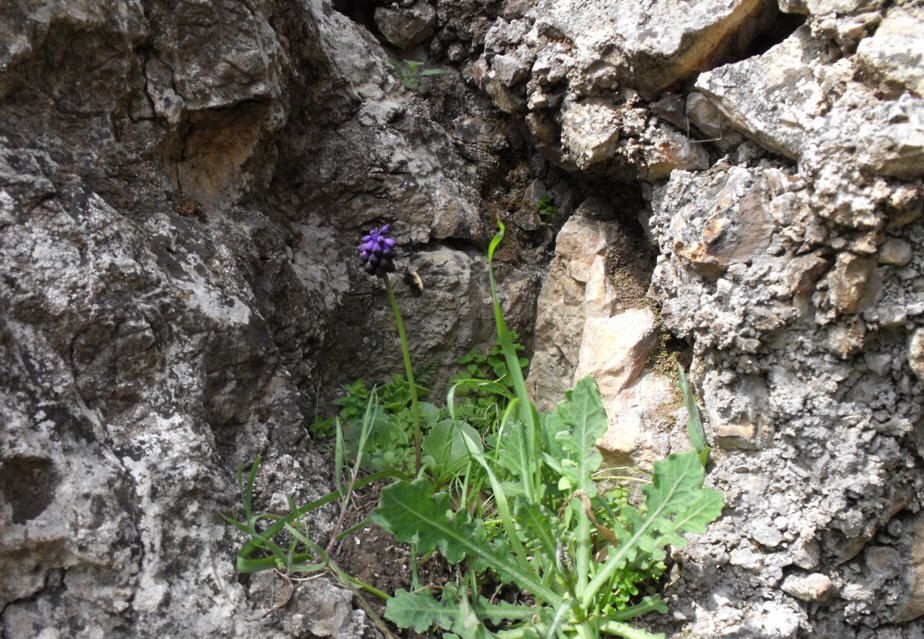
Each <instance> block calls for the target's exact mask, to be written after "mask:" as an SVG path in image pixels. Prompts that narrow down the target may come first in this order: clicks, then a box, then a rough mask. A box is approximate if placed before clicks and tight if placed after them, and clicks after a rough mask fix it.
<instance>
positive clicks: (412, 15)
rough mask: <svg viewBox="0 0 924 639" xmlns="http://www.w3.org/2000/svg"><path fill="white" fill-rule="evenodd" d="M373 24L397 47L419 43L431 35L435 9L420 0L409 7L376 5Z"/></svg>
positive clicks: (403, 47) (405, 47)
mask: <svg viewBox="0 0 924 639" xmlns="http://www.w3.org/2000/svg"><path fill="white" fill-rule="evenodd" d="M374 20H375V26H377V27H378V28H379V30H380V31H381V32H382V35H384V36H385V38H386V39H387V40H388V41H389V42H391V43H392V44H393V45H395V46H396V47H398V48H399V49H407V48H408V47H410V46H413V45H415V44H420V43H421V42H423V41H424V40H426V39H427V38H429V37H430V36H431V35H433V28H434V25H435V23H436V10H435V9H434V8H433V7H431V6H430V5H429V4H427V3H426V2H425V1H423V0H420V1H419V2H415V3H414V4H412V5H411V6H409V7H401V8H397V9H395V8H391V7H376V9H375V14H374Z"/></svg>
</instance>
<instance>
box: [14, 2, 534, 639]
mask: <svg viewBox="0 0 924 639" xmlns="http://www.w3.org/2000/svg"><path fill="white" fill-rule="evenodd" d="M142 4H143V6H142ZM422 6H425V5H422ZM386 57H387V56H386V54H385V52H384V51H383V50H382V49H381V48H380V47H379V46H378V45H377V44H376V43H375V41H374V40H373V39H372V38H370V37H369V35H368V33H367V32H366V31H365V29H361V28H359V27H358V26H357V25H356V24H355V23H354V22H352V21H350V20H348V19H347V18H346V17H345V16H344V15H343V14H341V13H339V12H338V11H334V10H332V7H331V6H330V4H329V3H327V2H322V1H320V0H311V1H309V2H305V3H301V4H298V6H296V5H295V4H293V3H291V2H288V1H286V0H279V1H275V0H274V1H271V2H268V3H256V4H247V3H239V2H230V1H220V2H211V3H208V2H207V3H202V2H194V1H188V2H187V1H185V0H183V1H180V2H174V3H171V4H170V6H169V7H167V6H166V5H164V4H163V3H150V2H146V3H138V2H90V3H87V2H56V1H51V2H44V3H39V4H35V3H28V2H15V3H9V2H8V3H4V4H3V7H2V8H0V256H2V259H0V272H2V277H0V306H2V308H3V312H2V316H3V321H2V322H0V361H2V363H3V365H2V367H0V368H2V372H0V419H2V421H3V424H4V426H3V428H2V429H0V571H2V573H3V574H4V578H3V579H2V580H0V625H2V627H3V632H5V633H6V634H11V636H12V635H16V636H22V637H39V636H42V637H45V636H47V637H51V636H58V635H59V634H61V633H64V634H74V632H77V633H78V634H80V633H83V634H85V635H87V636H99V637H115V638H119V637H129V636H139V635H146V634H151V635H158V636H180V635H184V636H185V635H189V636H228V637H236V638H239V639H245V638H249V637H277V636H283V635H285V636H296V635H303V634H305V633H309V634H313V635H319V636H323V635H324V634H325V633H326V634H327V635H329V636H337V637H343V638H344V639H349V638H351V637H360V636H364V635H366V634H367V633H368V632H371V630H370V624H369V622H368V620H367V619H366V618H365V613H363V612H362V611H361V610H359V609H357V608H354V605H353V603H352V600H351V595H350V594H349V593H348V592H346V591H343V590H342V589H338V588H334V587H333V586H331V584H330V582H329V580H328V581H325V579H327V578H321V579H319V580H318V581H317V582H312V584H313V586H311V587H307V588H305V590H309V589H310V590H311V591H312V592H311V593H310V594H307V593H306V594H307V599H306V600H299V601H297V602H296V600H295V599H293V605H292V607H291V608H287V609H285V610H280V611H279V612H278V613H277V614H275V615H273V616H270V617H266V618H260V617H259V613H261V612H264V611H265V610H266V609H269V608H270V607H271V606H272V605H273V604H274V603H275V602H276V600H275V599H273V598H272V597H270V598H269V599H270V603H268V604H267V605H266V607H265V608H264V607H263V602H264V599H263V598H262V597H258V596H257V595H258V594H261V595H262V594H267V593H257V592H256V590H254V588H255V584H258V583H260V578H254V579H252V580H250V581H249V583H250V584H251V590H250V591H249V592H248V591H247V589H245V588H244V587H243V586H242V584H241V582H240V581H239V580H238V575H236V573H235V569H234V559H233V555H234V552H235V548H237V547H239V544H241V543H243V541H242V539H241V538H240V537H239V535H238V534H237V533H236V532H235V531H234V529H233V528H232V527H229V526H228V525H227V524H226V523H225V522H224V521H223V520H221V519H220V518H219V517H218V516H217V515H216V513H218V512H222V513H231V512H232V511H233V509H234V504H235V503H237V502H238V501H239V499H240V496H239V495H238V494H237V492H238V489H237V486H236V485H235V484H234V482H233V481H232V480H233V477H234V475H235V472H236V470H237V468H238V466H239V465H241V464H244V465H245V468H246V466H248V465H249V464H250V463H251V462H252V460H253V459H254V458H255V457H256V456H257V455H260V454H262V455H264V464H263V471H261V473H260V475H259V476H258V479H257V487H256V490H255V495H254V505H255V507H256V508H259V509H264V508H266V507H268V506H269V507H274V506H277V505H281V500H280V499H279V496H280V495H281V494H282V493H287V494H291V495H292V497H293V498H294V499H295V500H296V501H298V502H299V503H306V502H308V501H311V500H314V499H317V498H318V497H320V496H321V495H323V494H324V493H326V492H327V491H329V490H330V467H329V463H328V461H327V460H325V459H324V458H322V457H321V456H320V455H319V454H318V453H317V452H316V451H315V449H314V443H313V442H312V440H311V438H310V437H309V436H308V433H307V431H306V429H305V427H306V424H309V423H310V422H311V420H312V419H313V418H314V417H315V416H316V415H317V414H318V413H319V412H321V411H323V410H324V408H323V406H321V405H320V404H319V402H318V401H317V397H318V395H319V393H320V394H324V395H327V394H331V393H333V392H335V391H336V388H337V387H338V386H339V385H340V384H341V383H343V382H346V381H350V379H351V378H352V379H355V378H356V377H358V376H360V375H364V376H368V377H367V379H375V378H384V377H385V376H386V375H391V374H394V373H396V372H398V371H400V370H401V369H402V364H401V361H400V352H399V349H398V348H397V347H396V342H395V336H394V333H393V320H392V319H391V318H390V317H389V315H388V314H387V313H388V311H387V299H386V298H385V297H384V291H383V290H382V288H381V287H380V282H379V281H377V280H373V279H371V278H367V277H366V276H365V275H364V274H361V272H360V271H359V269H358V268H357V265H356V262H355V255H354V253H355V250H356V249H355V247H356V243H357V241H358V239H357V238H359V237H361V236H362V234H363V232H364V231H366V230H368V229H369V228H370V227H372V226H380V225H381V224H382V223H383V222H384V221H390V222H393V224H394V228H395V234H396V236H397V237H398V239H399V251H400V252H401V253H402V257H401V259H400V260H399V261H400V262H402V263H401V266H402V268H403V267H405V266H408V265H409V264H408V263H409V262H411V260H410V259H409V258H408V256H407V254H406V253H404V250H405V247H407V246H410V245H412V244H413V245H415V246H416V247H417V248H418V249H421V251H420V253H421V254H420V255H418V256H417V257H415V259H414V260H413V264H411V265H412V266H414V267H415V268H417V269H418V270H419V271H420V273H421V275H422V277H423V278H424V280H425V282H427V281H428V280H429V282H427V283H432V290H429V289H428V290H427V292H426V293H425V296H426V297H425V298H423V299H426V301H427V302H428V303H429V304H428V305H427V306H426V307H425V312H419V311H420V307H418V308H416V309H415V311H417V312H415V313H414V314H413V315H411V314H410V313H409V314H408V316H407V317H406V319H407V323H408V329H409V332H414V333H415V338H416V339H415V340H413V341H412V344H413V346H412V348H413V349H414V357H415V363H416V362H418V361H419V362H426V361H427V360H428V358H429V357H430V356H431V355H428V353H427V352H426V351H427V350H433V349H435V350H437V351H438V352H439V354H440V355H441V356H443V357H444V358H446V360H452V359H454V358H455V357H457V356H458V355H461V354H462V353H463V352H466V351H468V350H469V349H470V348H472V347H473V346H479V345H484V344H485V343H488V342H490V341H491V340H492V325H491V324H492V323H491V314H490V299H487V298H486V295H485V280H484V276H485V271H484V259H483V258H482V257H477V256H475V253H474V252H473V251H471V250H468V249H467V250H461V249H450V248H447V247H446V246H445V245H443V244H441V243H440V242H439V241H438V240H448V239H452V238H455V239H456V240H461V241H462V242H473V243H476V244H477V243H479V242H483V241H484V239H485V237H486V231H485V230H484V228H483V227H482V224H481V222H480V219H481V213H480V211H481V208H482V207H481V204H482V202H481V199H480V197H479V196H478V195H477V190H478V188H480V187H479V186H478V185H477V182H478V180H479V179H481V178H480V177H477V176H478V175H479V174H478V171H475V170H473V168H472V166H471V165H469V164H468V163H467V162H466V161H465V160H464V159H463V158H462V157H461V156H460V155H459V153H458V152H457V148H456V146H455V145H454V143H453V141H452V140H451V139H449V138H448V137H447V136H446V133H445V129H443V128H442V127H440V126H437V125H435V124H434V123H433V122H431V120H430V118H429V115H428V113H429V111H428V107H427V106H425V105H424V104H423V103H422V102H421V100H420V99H419V98H417V97H416V96H413V95H409V94H408V93H407V92H406V91H403V90H402V88H401V85H400V82H399V80H398V79H397V78H395V76H394V74H393V72H392V70H391V69H390V67H389V66H388V64H387V62H386ZM486 105H487V100H483V106H486ZM470 106H471V105H468V106H467V107H466V108H465V109H464V110H465V112H466V113H469V112H470V110H471V109H470V108H469V107H470ZM482 124H483V123H482ZM487 128H489V127H486V125H485V129H478V128H477V127H473V128H472V129H473V130H474V131H475V132H474V134H473V135H472V138H471V139H470V140H467V142H470V143H471V144H472V145H478V146H481V147H490V146H491V144H489V143H488V138H489V137H490V136H489V135H488V134H486V133H484V130H486V129H487ZM490 142H491V143H492V144H493V143H494V142H495V141H494V140H490ZM426 149H429V150H426ZM494 149H495V150H494V151H493V152H496V149H497V147H496V146H495V147H494ZM492 157H493V156H492ZM473 176H475V177H473ZM505 279H506V281H510V282H518V281H524V280H528V279H529V278H524V277H522V274H521V273H520V272H519V271H518V270H517V269H516V268H514V267H510V268H508V269H506V273H505ZM503 283H504V282H501V286H503ZM395 284H396V290H397V293H398V295H399V297H401V298H402V304H403V305H404V306H406V307H413V306H415V302H414V301H413V300H414V299H416V298H411V296H410V293H409V292H408V291H407V289H406V287H404V286H403V284H401V282H400V281H398V280H396V281H395ZM520 288H521V289H527V288H528V286H521V287H520ZM466 291H467V292H466ZM473 291H474V292H475V293H474V296H473V297H470V296H469V294H470V293H472V292H473ZM519 294H520V295H521V297H523V298H525V301H524V304H525V305H527V306H529V303H530V301H531V299H530V298H529V294H528V291H527V292H522V291H521V292H520V293H519ZM505 295H506V293H505ZM405 298H406V299H405ZM466 299H467V300H468V302H472V303H474V306H473V307H471V309H470V310H471V311H472V312H473V313H475V314H476V315H478V316H479V317H481V318H482V319H481V320H476V321H475V322H470V321H469V320H470V319H473V318H472V317H466V315H467V311H466V310H465V307H466V304H467V302H466V301H464V300H466ZM419 304H421V305H422V304H423V302H419ZM379 311H381V312H379ZM447 313H448V315H447ZM440 316H442V317H443V320H445V321H443V322H442V324H441V326H440V327H439V328H438V329H436V330H438V331H439V333H440V334H439V336H438V342H439V343H438V344H437V343H436V342H435V341H433V340H432V339H431V337H433V336H435V335H436V333H428V332H427V330H426V328H425V327H426V326H428V325H430V324H429V323H430V322H431V321H433V320H435V321H437V322H438V323H439V322H440V320H436V318H437V317H440ZM450 318H451V319H450ZM482 320H483V321H482ZM457 338H458V342H456V340H457ZM451 344H456V345H457V346H453V345H451ZM418 345H422V349H421V348H420V347H419V346H418ZM447 349H448V350H447ZM359 351H362V353H363V354H364V356H363V357H362V358H359V357H357V353H358V352H359ZM450 351H455V352H450ZM326 399H327V398H322V401H323V400H326ZM316 404H318V405H316ZM24 479H25V480H27V481H26V482H24V481H23V480H24ZM274 495H275V496H276V497H275V498H274V497H273V496H274ZM309 523H310V529H311V534H312V536H314V537H315V538H316V539H317V540H318V541H324V539H326V536H328V535H330V533H331V531H332V527H333V520H332V517H331V513H330V511H329V509H327V508H322V509H319V510H317V511H315V512H314V513H313V514H312V515H311V517H310V522H309ZM276 592H277V593H278V592H279V590H278V589H277V590H276ZM74 628H77V629H78V630H73V632H71V630H69V629H74ZM0 634H2V632H0ZM62 636H63V635H62Z"/></svg>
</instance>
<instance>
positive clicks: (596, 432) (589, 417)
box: [546, 377, 609, 496]
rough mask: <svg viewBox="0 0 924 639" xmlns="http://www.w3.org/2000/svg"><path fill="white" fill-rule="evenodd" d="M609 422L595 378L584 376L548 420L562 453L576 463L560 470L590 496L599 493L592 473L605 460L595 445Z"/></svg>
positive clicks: (549, 429)
mask: <svg viewBox="0 0 924 639" xmlns="http://www.w3.org/2000/svg"><path fill="white" fill-rule="evenodd" d="M608 425H609V422H608V420H607V417H606V411H605V410H604V409H603V401H602V400H601V399H600V391H599V390H598V389H597V383H596V382H595V381H594V379H593V378H592V377H585V378H584V379H582V380H581V381H579V382H578V383H577V385H576V386H575V387H574V389H573V390H570V391H568V392H567V393H565V401H563V402H559V404H558V406H557V407H556V413H555V414H554V415H550V416H549V417H548V419H547V420H546V428H547V429H548V431H549V432H550V433H553V437H552V439H553V440H554V442H556V443H557V444H558V446H560V452H561V456H562V457H564V458H565V459H570V460H571V461H573V462H574V465H573V466H572V465H569V464H561V473H562V474H563V475H565V476H566V477H568V479H569V480H571V483H572V484H573V485H575V486H576V487H577V488H578V489H579V490H583V491H584V492H585V493H587V494H588V495H589V496H593V495H595V494H596V488H595V486H594V483H593V480H592V474H593V472H594V471H595V470H597V469H598V468H600V464H601V463H602V462H603V458H602V457H601V456H600V453H599V452H598V451H597V448H596V445H595V444H596V442H597V440H598V439H599V438H600V437H602V436H603V434H604V433H606V429H607V427H608ZM553 454H554V453H553Z"/></svg>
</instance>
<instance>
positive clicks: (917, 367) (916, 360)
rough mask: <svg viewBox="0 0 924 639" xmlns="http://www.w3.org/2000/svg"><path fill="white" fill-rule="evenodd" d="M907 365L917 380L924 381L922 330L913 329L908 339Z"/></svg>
mask: <svg viewBox="0 0 924 639" xmlns="http://www.w3.org/2000/svg"><path fill="white" fill-rule="evenodd" d="M908 364H909V365H910V366H911V370H912V371H914V374H915V375H917V376H918V379H920V380H921V381H924V328H918V329H915V331H914V332H913V333H912V334H911V336H910V337H909V338H908Z"/></svg>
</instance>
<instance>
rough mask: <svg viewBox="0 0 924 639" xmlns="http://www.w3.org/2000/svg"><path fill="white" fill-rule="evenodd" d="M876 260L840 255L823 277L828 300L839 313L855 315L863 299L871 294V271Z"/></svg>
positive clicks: (852, 255)
mask: <svg viewBox="0 0 924 639" xmlns="http://www.w3.org/2000/svg"><path fill="white" fill-rule="evenodd" d="M875 267H876V260H875V259H873V258H868V257H859V256H857V255H854V254H853V253H841V254H840V255H838V256H837V259H836V260H835V262H834V267H833V268H832V269H831V272H830V273H829V274H828V275H827V276H826V277H825V283H826V284H827V286H828V300H829V301H830V302H831V304H832V305H833V306H834V307H835V308H836V309H837V310H838V311H840V312H841V313H856V312H857V311H859V310H860V308H861V302H863V301H864V298H866V297H868V296H869V295H871V294H872V293H873V291H871V290H870V285H871V283H872V282H873V278H872V274H873V269H874V268H875Z"/></svg>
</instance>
